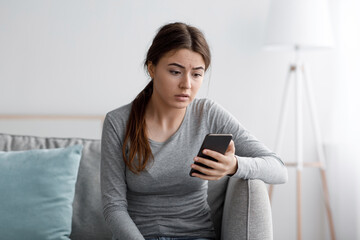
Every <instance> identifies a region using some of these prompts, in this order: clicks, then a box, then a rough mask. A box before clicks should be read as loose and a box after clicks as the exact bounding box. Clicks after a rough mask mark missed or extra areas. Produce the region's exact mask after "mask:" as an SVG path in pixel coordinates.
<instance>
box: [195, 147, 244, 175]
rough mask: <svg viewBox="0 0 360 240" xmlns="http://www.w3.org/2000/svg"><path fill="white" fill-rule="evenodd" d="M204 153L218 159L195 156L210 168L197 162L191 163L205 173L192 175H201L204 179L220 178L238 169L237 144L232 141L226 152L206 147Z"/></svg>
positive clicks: (199, 161) (196, 160)
mask: <svg viewBox="0 0 360 240" xmlns="http://www.w3.org/2000/svg"><path fill="white" fill-rule="evenodd" d="M203 153H204V154H205V155H207V156H209V157H212V158H214V159H216V160H217V161H213V160H209V159H206V158H202V157H195V158H194V161H195V162H198V163H202V164H204V165H206V166H208V167H209V168H206V167H203V166H199V165H197V164H193V165H191V168H193V169H195V170H198V171H199V172H201V173H203V174H205V175H203V174H196V173H193V174H192V176H194V177H199V178H201V179H204V180H218V179H220V178H222V177H223V176H226V175H228V174H233V173H234V172H236V170H237V161H236V158H235V157H234V156H235V144H234V141H231V142H230V144H229V146H228V148H227V150H226V152H225V154H224V155H223V154H221V153H218V152H216V151H212V150H209V149H205V150H204V151H203Z"/></svg>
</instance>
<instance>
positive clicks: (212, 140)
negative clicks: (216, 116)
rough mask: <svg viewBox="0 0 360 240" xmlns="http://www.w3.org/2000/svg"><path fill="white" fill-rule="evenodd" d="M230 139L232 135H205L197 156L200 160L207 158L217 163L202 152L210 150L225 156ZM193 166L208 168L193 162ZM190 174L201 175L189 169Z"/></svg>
mask: <svg viewBox="0 0 360 240" xmlns="http://www.w3.org/2000/svg"><path fill="white" fill-rule="evenodd" d="M231 139H232V135H231V134H211V133H210V134H207V135H206V136H205V138H204V141H203V143H202V145H201V147H200V150H199V153H198V155H197V156H199V157H202V158H207V159H210V160H213V161H217V160H216V159H214V158H212V157H209V156H207V155H205V154H203V153H202V151H203V150H204V149H210V150H213V151H216V152H219V153H221V154H225V152H226V149H227V148H228V146H229V144H230V141H231ZM195 164H197V165H200V166H203V167H206V168H210V167H208V166H206V165H204V164H202V163H198V162H195ZM192 173H199V174H203V173H201V172H199V171H197V170H194V169H191V170H190V173H189V174H190V176H191V174H192Z"/></svg>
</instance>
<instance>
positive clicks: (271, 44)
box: [265, 0, 335, 240]
mask: <svg viewBox="0 0 360 240" xmlns="http://www.w3.org/2000/svg"><path fill="white" fill-rule="evenodd" d="M328 11H329V10H328V3H327V0H272V1H271V3H270V9H269V15H268V21H267V24H268V26H267V33H266V40H265V47H266V49H272V50H275V49H281V48H282V49H290V50H292V51H294V53H295V61H294V63H292V64H290V66H289V69H288V73H287V77H286V82H285V89H284V95H283V99H282V105H281V113H280V121H279V126H278V131H277V137H276V143H275V148H274V150H275V152H279V150H280V146H281V142H282V139H283V135H284V126H285V120H286V115H287V109H288V100H289V94H290V92H291V86H294V88H293V89H294V92H293V93H294V96H295V120H296V123H295V135H296V141H295V145H296V162H292V163H285V164H286V166H288V167H296V168H297V173H296V175H297V177H296V181H297V184H296V194H297V198H296V199H297V211H296V212H297V239H298V240H301V239H302V201H301V198H302V184H301V182H302V171H303V168H304V167H316V168H319V169H320V175H321V179H322V186H323V193H324V199H325V207H326V212H327V217H328V222H329V228H330V235H331V239H332V240H335V230H334V224H333V218H332V213H331V208H330V201H329V192H328V187H327V179H326V165H325V156H324V149H323V147H322V139H321V133H320V126H319V123H318V119H317V116H316V109H315V103H314V98H313V93H312V88H311V81H310V79H309V73H308V69H307V67H306V64H304V62H303V61H302V60H301V58H300V53H301V51H303V50H314V49H318V48H329V47H332V46H333V38H332V31H331V25H330V18H329V12H328ZM304 92H305V94H304ZM304 100H307V102H308V104H309V109H310V115H311V116H310V117H311V123H312V126H313V131H314V135H315V142H316V150H317V157H318V161H316V162H310V163H309V162H304V161H303V113H304V112H303V101H304ZM272 194H273V186H272V185H271V186H270V188H269V197H270V200H271V198H272Z"/></svg>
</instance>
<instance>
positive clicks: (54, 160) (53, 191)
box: [0, 145, 82, 240]
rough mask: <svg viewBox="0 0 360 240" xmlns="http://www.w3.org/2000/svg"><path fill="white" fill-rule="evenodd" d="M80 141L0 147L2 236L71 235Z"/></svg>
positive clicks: (63, 237)
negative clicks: (44, 146) (9, 148)
mask: <svg viewBox="0 0 360 240" xmlns="http://www.w3.org/2000/svg"><path fill="white" fill-rule="evenodd" d="M81 150H82V146H81V145H75V146H72V147H68V148H57V149H43V150H28V151H11V152H3V151H0V193H1V194H0V233H1V238H3V239H14V240H20V239H24V240H25V239H69V235H70V232H71V217H72V203H73V199H74V192H75V182H76V178H77V173H78V168H79V163H80V157H81Z"/></svg>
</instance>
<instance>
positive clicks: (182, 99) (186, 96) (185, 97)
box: [175, 94, 190, 102]
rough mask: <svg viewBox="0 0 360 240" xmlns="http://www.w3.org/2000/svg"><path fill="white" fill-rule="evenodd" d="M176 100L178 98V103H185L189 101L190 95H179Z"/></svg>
mask: <svg viewBox="0 0 360 240" xmlns="http://www.w3.org/2000/svg"><path fill="white" fill-rule="evenodd" d="M175 98H176V100H177V101H180V102H185V101H188V100H189V98H190V95H188V94H178V95H175Z"/></svg>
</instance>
